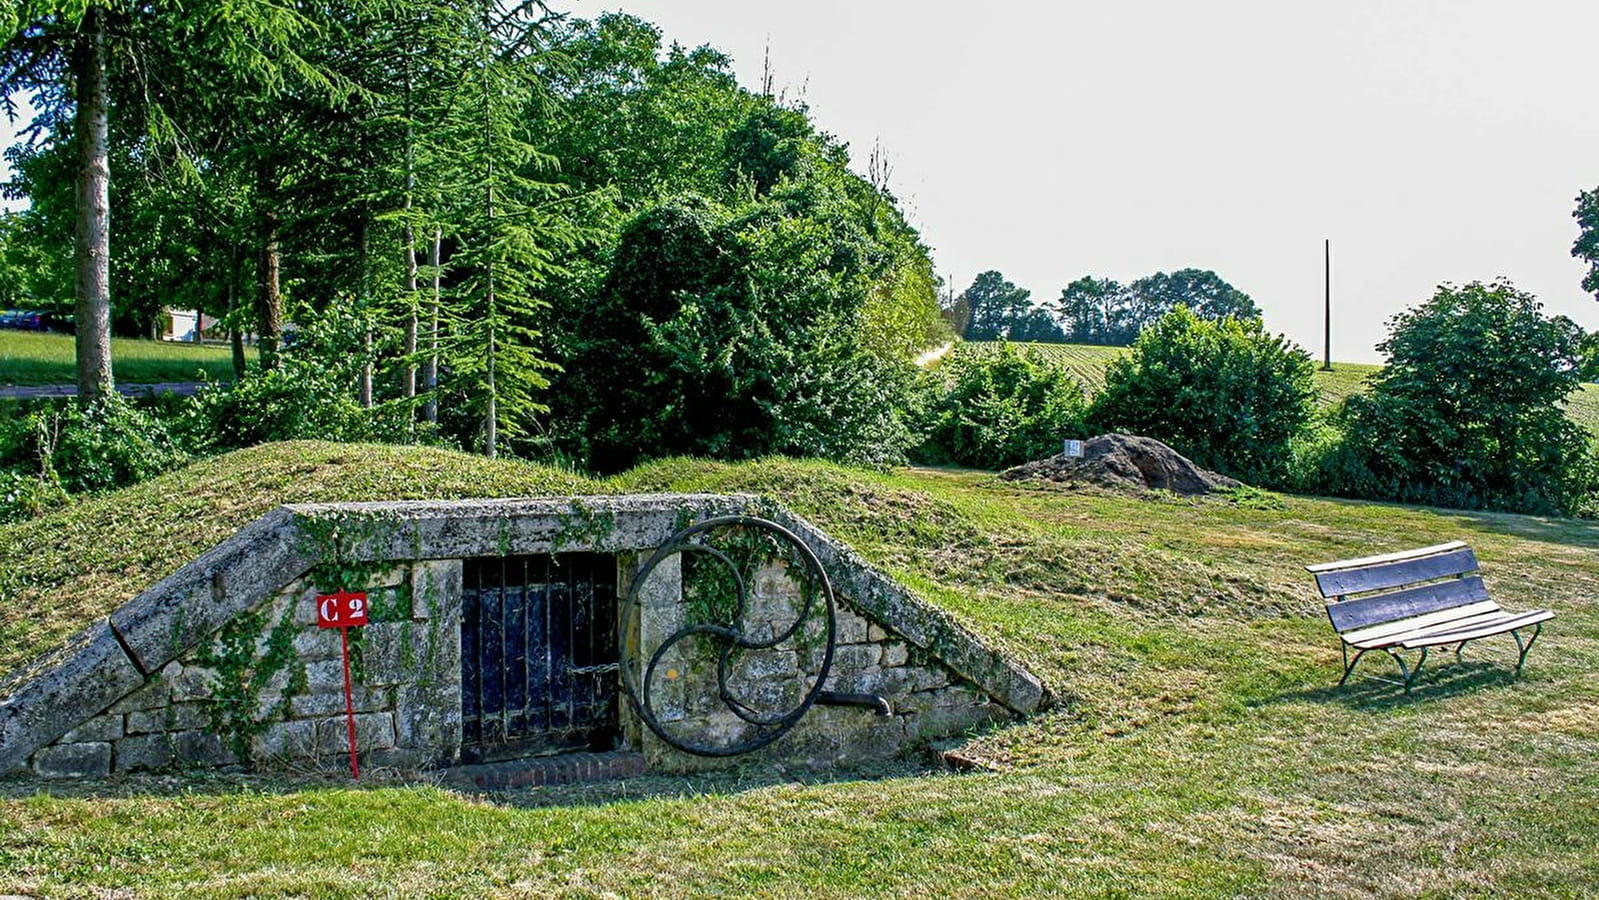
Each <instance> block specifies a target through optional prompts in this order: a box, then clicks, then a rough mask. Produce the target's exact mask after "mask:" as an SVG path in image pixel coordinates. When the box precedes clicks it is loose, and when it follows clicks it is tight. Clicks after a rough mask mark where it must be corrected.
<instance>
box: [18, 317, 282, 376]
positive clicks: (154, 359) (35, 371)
mask: <svg viewBox="0 0 1599 900" xmlns="http://www.w3.org/2000/svg"><path fill="white" fill-rule="evenodd" d="M75 352H76V351H75V350H74V348H73V343H72V336H71V335H66V334H40V333H37V332H30V331H0V387H4V386H16V387H21V386H29V385H40V384H75V383H76V382H77V380H78V375H77V361H76V357H75V355H74V354H75ZM231 352H232V351H230V350H229V349H228V347H227V346H226V345H224V344H199V345H196V344H185V343H181V342H174V341H143V340H134V339H132V338H112V339H111V369H112V372H113V374H114V375H115V376H116V379H117V382H118V383H119V384H163V383H167V382H180V381H199V380H200V373H201V372H204V373H205V374H206V375H207V376H209V377H210V378H211V379H213V380H215V381H232V380H233V362H232V359H233V358H232V356H231V355H230V354H231ZM247 352H248V354H249V356H250V358H251V359H254V358H255V350H254V348H251V349H250V350H248V351H247Z"/></svg>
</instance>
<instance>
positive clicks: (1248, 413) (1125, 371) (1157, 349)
mask: <svg viewBox="0 0 1599 900" xmlns="http://www.w3.org/2000/svg"><path fill="white" fill-rule="evenodd" d="M1311 372H1312V364H1311V361H1310V355H1309V354H1308V353H1306V352H1305V351H1304V350H1302V349H1300V348H1299V347H1296V346H1294V345H1293V344H1292V343H1290V342H1289V341H1288V340H1287V339H1286V338H1284V337H1283V336H1281V335H1274V334H1268V333H1267V332H1266V330H1265V326H1264V325H1263V324H1262V323H1261V321H1260V320H1259V319H1236V318H1232V317H1227V318H1223V319H1222V320H1221V321H1215V322H1213V321H1210V320H1207V319H1201V318H1199V317H1198V316H1196V315H1194V313H1192V312H1190V311H1189V310H1188V308H1187V307H1182V306H1179V307H1177V308H1176V309H1174V310H1172V311H1171V312H1169V313H1167V314H1166V315H1164V316H1162V317H1161V318H1160V319H1158V320H1157V321H1156V322H1155V323H1154V324H1153V325H1150V326H1148V327H1146V328H1145V329H1144V330H1143V332H1142V333H1140V334H1139V336H1138V340H1137V341H1135V342H1134V343H1133V345H1132V349H1131V350H1130V351H1129V352H1128V354H1127V355H1126V356H1122V357H1119V358H1117V359H1114V360H1112V361H1111V363H1110V365H1109V367H1108V368H1107V369H1106V372H1105V389H1104V391H1103V392H1101V393H1100V395H1099V396H1098V397H1097V398H1096V399H1095V401H1094V405H1093V409H1092V411H1091V413H1090V416H1089V419H1090V422H1091V423H1092V424H1093V426H1094V429H1095V430H1096V431H1123V432H1128V433H1131V434H1141V435H1146V436H1148V437H1152V438H1156V439H1158V440H1161V441H1165V442H1166V443H1167V444H1170V445H1171V446H1172V447H1173V448H1174V449H1176V450H1177V451H1178V452H1180V453H1182V454H1183V455H1185V456H1187V457H1188V458H1189V459H1192V460H1193V461H1194V462H1195V463H1197V464H1199V465H1201V466H1205V467H1207V468H1211V469H1215V470H1217V471H1219V472H1223V473H1225V474H1228V475H1231V476H1233V477H1234V478H1238V479H1241V480H1243V481H1249V482H1253V483H1259V484H1266V485H1281V484H1284V483H1285V482H1286V480H1287V476H1288V462H1289V444H1290V441H1291V440H1292V439H1293V437H1294V435H1295V434H1296V433H1298V431H1299V429H1300V428H1301V427H1302V426H1303V425H1304V424H1305V423H1306V422H1307V421H1309V419H1310V413H1311V400H1312V398H1313V397H1314V389H1313V387H1312V384H1311Z"/></svg>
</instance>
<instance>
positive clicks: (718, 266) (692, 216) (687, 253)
mask: <svg viewBox="0 0 1599 900" xmlns="http://www.w3.org/2000/svg"><path fill="white" fill-rule="evenodd" d="M879 249H880V247H879V246H878V245H877V244H876V243H875V242H874V241H873V239H872V238H871V237H870V235H868V234H867V233H866V231H865V229H863V227H862V226H861V223H860V222H859V221H857V220H856V218H855V213H854V211H853V207H852V205H851V202H850V200H849V198H848V197H847V196H846V195H844V194H843V193H842V192H840V191H839V190H838V186H837V185H835V184H831V183H828V182H824V181H810V182H804V183H794V182H788V181H784V182H782V183H781V185H780V186H779V187H778V188H777V189H775V190H774V192H773V194H772V195H771V196H770V197H768V198H763V199H761V200H759V201H757V202H754V203H751V204H749V205H747V206H745V207H743V208H742V209H741V210H738V211H733V210H728V209H726V208H723V207H721V206H719V205H717V204H715V203H713V202H711V201H708V200H705V199H703V198H698V197H681V198H678V199H677V200H675V201H673V202H670V203H666V204H663V205H661V206H658V207H655V208H653V209H650V210H646V211H645V212H644V213H642V214H640V215H639V216H637V217H635V218H634V220H633V221H632V222H631V223H630V224H629V226H628V227H627V228H626V229H625V230H624V231H623V233H622V236H621V240H620V243H619V246H618V247H617V250H616V253H615V255H614V257H613V259H612V260H611V264H610V267H609V271H608V272H607V273H606V275H605V277H604V279H603V283H602V284H601V285H600V287H599V289H598V290H597V291H596V296H595V297H594V299H593V300H592V301H591V302H589V303H587V304H585V305H584V306H583V307H582V308H581V309H577V310H574V311H573V319H574V321H573V322H572V327H571V331H570V338H569V343H568V345H567V349H566V353H565V354H564V358H563V364H564V367H565V371H564V373H563V374H562V375H560V376H559V377H558V378H557V380H556V384H555V387H554V389H553V390H551V391H550V393H549V397H550V402H551V406H552V408H553V409H552V420H553V421H554V422H555V423H556V428H557V429H558V441H557V443H558V446H560V447H561V448H562V449H563V450H564V451H565V452H567V453H568V454H570V456H571V457H572V458H575V459H582V460H584V461H586V463H587V465H588V466H589V467H590V468H592V469H594V470H596V471H600V472H616V471H621V470H624V469H627V468H629V467H630V466H632V465H634V464H635V463H637V462H639V461H640V460H643V459H648V458H652V457H661V456H675V455H693V456H710V457H715V458H720V459H746V458H751V457H757V456H765V455H769V454H788V455H794V456H819V457H823V458H827V459H833V460H837V461H841V462H850V463H864V464H882V463H889V462H896V461H901V460H903V458H904V454H905V450H906V448H907V446H908V445H909V443H910V436H909V431H908V429H907V428H906V427H905V425H904V423H903V421H902V417H901V413H900V410H901V407H902V406H903V398H902V396H901V395H902V394H903V393H904V392H905V390H906V386H907V385H908V383H909V376H910V368H911V366H910V362H909V360H903V359H901V360H895V359H890V358H887V357H884V356H881V355H879V354H877V353H875V352H873V350H872V347H871V346H870V344H869V343H868V340H867V335H868V331H867V329H866V328H864V327H863V323H864V321H865V319H866V313H867V310H868V308H869V306H870V304H871V302H872V296H871V292H872V286H873V284H874V277H873V276H874V273H875V271H876V270H875V269H874V266H875V265H876V264H877V263H878V262H881V261H880V260H877V258H876V256H875V254H876V252H877V250H879Z"/></svg>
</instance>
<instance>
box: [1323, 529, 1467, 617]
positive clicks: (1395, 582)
mask: <svg viewBox="0 0 1599 900" xmlns="http://www.w3.org/2000/svg"><path fill="white" fill-rule="evenodd" d="M1475 571H1477V555H1476V554H1475V553H1472V552H1471V548H1470V547H1465V548H1462V549H1459V550H1451V551H1449V552H1447V553H1438V554H1435V555H1433V556H1423V557H1421V558H1419V559H1406V560H1401V561H1398V562H1388V563H1378V564H1376V565H1368V566H1360V567H1357V568H1349V569H1334V570H1332V571H1328V572H1317V573H1316V586H1317V587H1318V588H1320V589H1321V595H1322V596H1323V597H1342V596H1345V595H1348V594H1360V593H1365V592H1366V591H1381V590H1386V589H1388V588H1394V587H1399V586H1401V585H1406V584H1415V583H1416V582H1418V581H1429V580H1431V579H1434V578H1448V577H1449V576H1452V575H1463V574H1465V573H1467V572H1475ZM1340 630H1342V629H1340Z"/></svg>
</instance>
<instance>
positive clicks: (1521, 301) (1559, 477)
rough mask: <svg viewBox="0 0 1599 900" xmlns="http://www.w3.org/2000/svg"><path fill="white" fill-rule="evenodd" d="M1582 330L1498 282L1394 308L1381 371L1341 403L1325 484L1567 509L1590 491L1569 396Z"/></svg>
mask: <svg viewBox="0 0 1599 900" xmlns="http://www.w3.org/2000/svg"><path fill="white" fill-rule="evenodd" d="M1581 345H1582V331H1581V329H1580V328H1578V327H1577V326H1576V325H1575V324H1574V323H1572V322H1571V321H1570V320H1569V319H1566V318H1564V317H1555V318H1546V317H1545V316H1543V314H1542V313H1541V305H1540V304H1539V303H1538V301H1537V300H1536V299H1535V298H1534V297H1533V296H1532V295H1531V294H1528V293H1526V292H1524V291H1519V290H1517V289H1516V288H1515V287H1514V286H1512V285H1511V284H1509V283H1508V282H1505V281H1496V282H1494V283H1492V284H1486V285H1485V284H1483V283H1481V282H1472V283H1470V284H1467V285H1464V286H1462V287H1453V286H1450V285H1445V286H1442V287H1440V288H1439V289H1438V292H1437V293H1436V294H1434V295H1433V297H1432V299H1430V300H1428V301H1427V302H1426V303H1424V304H1422V305H1421V306H1418V307H1416V308H1414V309H1411V310H1408V311H1406V312H1403V313H1400V314H1399V315H1397V316H1395V317H1394V318H1393V319H1392V320H1391V322H1390V332H1389V337H1388V339H1387V340H1386V341H1385V342H1383V343H1382V344H1380V345H1379V348H1378V349H1380V350H1382V351H1383V352H1384V353H1386V354H1387V355H1388V357H1389V359H1388V365H1387V367H1386V368H1384V369H1383V370H1382V372H1381V373H1379V374H1378V376H1377V377H1376V378H1375V379H1374V380H1373V382H1372V385H1371V388H1370V390H1368V391H1367V392H1366V393H1365V394H1363V395H1357V396H1355V397H1352V398H1350V400H1349V404H1348V409H1347V412H1346V415H1345V422H1344V426H1345V429H1346V432H1347V438H1346V441H1347V447H1346V448H1345V450H1344V452H1343V453H1341V454H1336V455H1333V456H1332V457H1330V458H1329V463H1330V464H1336V466H1337V468H1336V469H1332V470H1330V471H1327V472H1325V473H1324V477H1323V481H1324V483H1325V484H1326V486H1327V487H1328V488H1329V489H1331V490H1332V491H1335V492H1337V493H1344V494H1350V495H1353V496H1362V497H1373V498H1380V499H1394V500H1402V501H1407V502H1421V503H1432V504H1438V505H1443V506H1453V507H1462V508H1488V509H1502V510H1512V511H1518V512H1529V513H1546V514H1547V513H1572V512H1576V511H1577V510H1578V509H1579V507H1580V506H1581V505H1582V504H1583V503H1584V501H1585V498H1586V497H1587V496H1588V494H1589V493H1590V492H1591V490H1592V487H1593V484H1594V476H1593V469H1594V461H1593V458H1592V456H1591V454H1590V452H1589V450H1588V440H1587V437H1586V436H1585V435H1584V434H1583V432H1582V430H1581V429H1580V428H1579V427H1577V426H1576V425H1575V424H1573V423H1572V422H1571V420H1570V419H1569V418H1567V416H1566V413H1565V410H1564V408H1563V407H1562V403H1563V402H1564V401H1565V399H1566V397H1567V396H1568V395H1569V394H1570V393H1571V391H1573V390H1574V389H1576V387H1577V384H1578V378H1579V368H1580V365H1581V362H1582V346H1581Z"/></svg>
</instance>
